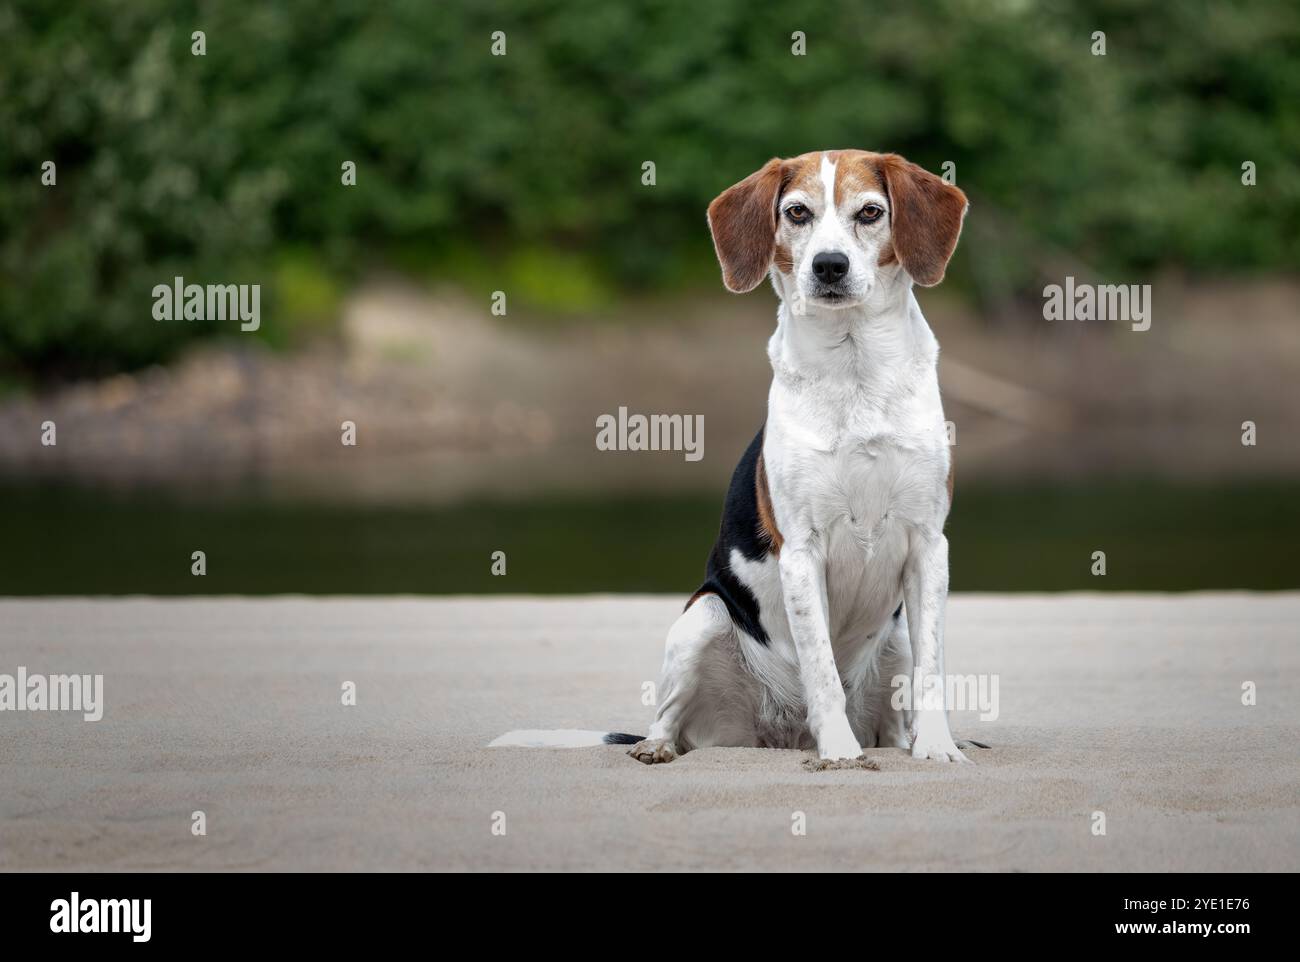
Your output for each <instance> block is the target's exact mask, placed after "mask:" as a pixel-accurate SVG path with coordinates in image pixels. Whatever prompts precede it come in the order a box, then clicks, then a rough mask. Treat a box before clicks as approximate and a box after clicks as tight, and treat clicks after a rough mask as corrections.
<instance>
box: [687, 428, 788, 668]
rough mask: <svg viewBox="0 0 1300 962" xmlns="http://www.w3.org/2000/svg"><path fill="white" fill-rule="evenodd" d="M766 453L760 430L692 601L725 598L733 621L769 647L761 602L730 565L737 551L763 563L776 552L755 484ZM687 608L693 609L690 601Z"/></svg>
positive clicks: (738, 473)
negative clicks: (703, 597)
mask: <svg viewBox="0 0 1300 962" xmlns="http://www.w3.org/2000/svg"><path fill="white" fill-rule="evenodd" d="M762 450H763V430H762V428H760V429H759V431H758V434H757V435H756V436H755V437H754V440H753V441H752V442H750V445H749V447H748V448H746V449H745V453H744V454H743V455H742V456H741V458H740V463H739V464H737V465H736V470H735V472H734V473H733V474H732V476H731V486H730V487H729V488H727V500H726V501H725V502H724V504H723V506H722V523H721V524H720V525H719V526H718V540H717V541H715V542H714V544H713V550H712V551H711V552H710V553H709V561H708V564H707V566H706V567H705V576H704V584H703V585H702V586H701V587H700V590H699V591H697V592H695V595H694V596H692V598H691V601H694V600H695V598H697V597H699V596H700V595H701V594H707V593H709V592H712V593H713V594H715V595H717V596H718V597H719V598H721V599H722V601H723V603H724V604H725V605H726V606H727V611H728V612H730V613H731V619H732V621H734V622H735V623H736V625H737V626H738V627H739V628H740V629H741V630H743V631H744V632H745V633H746V634H748V635H750V637H752V638H753V639H754V640H755V641H757V642H758V643H759V644H761V645H766V644H767V642H768V637H767V632H766V631H764V630H763V624H762V622H761V621H760V620H759V611H758V599H757V598H755V597H754V595H753V592H751V591H750V590H749V589H748V588H746V587H745V586H744V585H743V584H741V583H740V580H739V579H738V578H737V577H736V576H735V575H734V574H732V572H731V565H730V563H729V559H730V558H731V552H732V550H733V549H734V550H736V551H739V552H740V553H741V554H742V555H743V556H744V557H746V558H748V559H749V560H750V561H761V560H762V559H763V558H764V557H766V556H767V555H768V554H770V553H772V546H771V544H770V543H769V542H768V540H767V539H766V538H765V537H764V536H763V532H762V522H761V520H760V518H759V514H758V494H757V491H756V489H755V483H754V482H755V472H756V470H757V465H758V456H759V454H760V453H761V452H762ZM687 607H688V608H689V607H690V603H689V602H688V603H687Z"/></svg>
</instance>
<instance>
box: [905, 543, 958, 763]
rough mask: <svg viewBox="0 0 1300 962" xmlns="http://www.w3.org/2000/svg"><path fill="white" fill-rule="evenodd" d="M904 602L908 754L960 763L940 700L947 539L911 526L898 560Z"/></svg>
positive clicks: (915, 756)
mask: <svg viewBox="0 0 1300 962" xmlns="http://www.w3.org/2000/svg"><path fill="white" fill-rule="evenodd" d="M903 602H904V605H905V606H906V608H907V633H908V634H909V635H910V636H911V639H912V699H913V703H912V724H911V729H910V731H909V732H908V734H909V735H910V737H911V740H912V757H913V758H933V759H935V760H936V761H941V762H947V761H954V762H964V761H967V760H968V759H967V758H966V756H965V755H963V754H962V753H961V750H960V749H959V748H958V747H957V746H956V744H954V743H953V740H952V733H951V732H950V731H949V729H948V711H947V707H946V706H945V705H944V677H943V613H944V607H945V605H946V604H947V602H948V539H947V538H945V537H944V536H943V533H942V532H939V533H932V532H926V531H915V532H913V534H912V542H911V546H910V548H909V551H908V556H907V561H906V562H904V565H903Z"/></svg>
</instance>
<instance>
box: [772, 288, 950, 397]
mask: <svg viewBox="0 0 1300 962" xmlns="http://www.w3.org/2000/svg"><path fill="white" fill-rule="evenodd" d="M773 286H774V287H775V288H776V292H777V294H778V295H779V296H780V298H781V306H780V309H779V310H778V311H777V327H776V332H775V333H774V334H773V335H772V338H771V340H770V341H768V345H767V354H768V358H769V359H770V360H771V362H772V371H773V374H774V376H775V377H776V379H777V380H778V381H782V382H785V383H786V385H787V386H789V387H800V386H806V385H808V384H813V383H820V384H828V385H829V384H843V385H844V386H846V387H850V386H851V387H855V388H857V389H863V388H866V389H868V390H870V389H871V388H872V387H873V386H876V385H880V386H883V385H885V384H887V383H889V382H893V381H895V380H896V379H897V378H898V376H899V375H900V374H901V373H902V372H903V371H904V370H906V369H912V368H914V367H915V366H917V365H922V366H929V367H933V366H934V364H935V362H936V360H937V358H938V344H937V342H936V341H935V339H934V335H933V334H932V333H931V332H930V328H929V325H927V324H926V322H925V318H924V316H922V314H921V308H920V306H919V305H918V304H917V303H916V298H915V297H914V296H913V295H912V281H911V278H909V277H908V276H907V274H906V273H905V272H903V271H902V270H899V269H895V270H892V271H890V270H882V271H881V272H880V274H878V275H877V278H876V284H875V286H874V287H873V288H872V291H871V294H870V295H868V297H867V299H866V300H865V301H864V302H863V303H861V304H858V305H855V306H853V307H844V308H838V309H835V308H827V307H819V306H816V305H807V304H805V305H802V307H801V309H800V310H798V311H796V310H795V305H796V304H797V303H798V300H797V299H796V297H795V292H794V290H793V285H792V283H791V282H790V281H789V280H788V279H786V278H784V277H781V276H780V275H774V277H773ZM787 287H788V288H790V289H785V288H787Z"/></svg>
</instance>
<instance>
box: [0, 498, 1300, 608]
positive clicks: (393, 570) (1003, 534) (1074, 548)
mask: <svg viewBox="0 0 1300 962" xmlns="http://www.w3.org/2000/svg"><path fill="white" fill-rule="evenodd" d="M0 497H2V498H3V503H4V510H3V515H2V517H3V528H2V530H0V539H2V544H3V550H0V594H5V595H48V594H162V595H168V594H280V593H306V594H370V593H385V594H388V593H417V594H448V593H462V592H464V593H479V592H509V593H552V592H595V591H602V592H603V591H611V592H613V591H618V592H624V591H626V592H675V593H679V594H682V595H688V594H689V593H690V592H691V591H692V590H694V588H695V587H696V586H697V585H698V583H699V581H700V578H701V575H702V573H703V570H704V558H705V555H706V553H707V551H708V549H709V547H710V545H711V544H712V541H713V535H714V532H715V531H716V529H717V524H718V511H719V508H720V497H719V495H718V494H717V493H709V494H707V495H702V496H698V497H695V496H676V495H674V496H672V497H663V498H654V497H652V498H648V499H647V498H602V499H596V500H593V499H568V500H566V499H556V500H544V501H535V502H526V503H474V504H464V505H459V506H456V507H425V506H421V507H408V508H401V507H371V506H357V505H337V506H320V505H306V504H302V503H297V502H281V501H271V500H266V499H252V498H248V497H213V498H210V499H206V500H204V499H198V498H195V497H177V496H175V495H167V494H161V493H156V492H155V493H148V494H141V493H136V494H121V493H103V492H93V491H86V490H79V489H70V488H59V487H50V486H43V487H33V486H18V487H14V486H8V487H3V488H0ZM1296 505H1297V499H1296V488H1295V485H1293V484H1283V483H1250V484H1233V485H1203V486H1182V485H1178V486H1173V485H1168V484H1164V483H1156V482H1144V483H1123V484H1121V483H1089V484H1087V485H1080V486H1077V487H1060V486H1048V485H1041V486H1034V487H1025V488H1014V489H1012V488H1006V487H986V488H980V487H975V486H970V485H966V486H964V487H962V488H961V489H959V490H958V493H957V500H956V505H955V508H954V511H953V515H952V518H951V519H950V522H949V528H948V536H949V542H950V544H951V566H952V588H953V590H955V591H1056V590H1094V591H1096V590H1100V591H1150V590H1171V591H1183V590H1194V589H1207V588H1250V589H1265V590H1273V589H1283V588H1297V587H1300V547H1298V545H1300V512H1298V511H1297V506H1296ZM195 550H203V551H204V552H206V554H207V575H206V577H194V576H193V575H191V574H190V564H191V561H190V555H191V552H193V551H195ZM497 550H500V551H504V552H505V553H506V557H507V574H506V576H505V577H494V576H493V575H492V573H491V555H492V552H494V551H497ZM1098 550H1101V551H1105V552H1106V564H1107V574H1106V576H1105V577H1094V576H1093V575H1092V574H1091V573H1090V568H1091V566H1092V559H1091V555H1092V553H1093V552H1094V551H1098Z"/></svg>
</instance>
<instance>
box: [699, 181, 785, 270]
mask: <svg viewBox="0 0 1300 962" xmlns="http://www.w3.org/2000/svg"><path fill="white" fill-rule="evenodd" d="M782 167H783V163H782V161H781V160H780V159H778V158H775V157H774V158H772V159H771V160H769V161H768V162H767V163H766V164H764V165H763V166H762V167H761V168H760V169H758V170H756V171H754V173H752V174H750V175H749V176H748V177H746V178H745V179H744V180H742V181H741V182H740V183H739V184H736V185H734V186H732V187H728V188H727V189H726V190H724V191H723V192H722V193H721V194H719V195H718V196H717V197H715V198H714V199H713V203H712V204H710V205H709V232H710V233H712V234H713V249H714V250H716V251H717V252H718V263H720V264H721V265H722V282H723V283H724V284H726V285H727V290H729V291H735V292H736V293H737V294H744V293H746V292H747V291H752V290H753V289H754V288H756V287H757V286H758V285H759V284H760V283H762V281H763V278H764V277H766V276H767V269H768V268H769V267H770V266H771V265H772V255H773V254H774V253H775V251H776V195H777V193H778V192H779V191H780V189H781V172H782Z"/></svg>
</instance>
